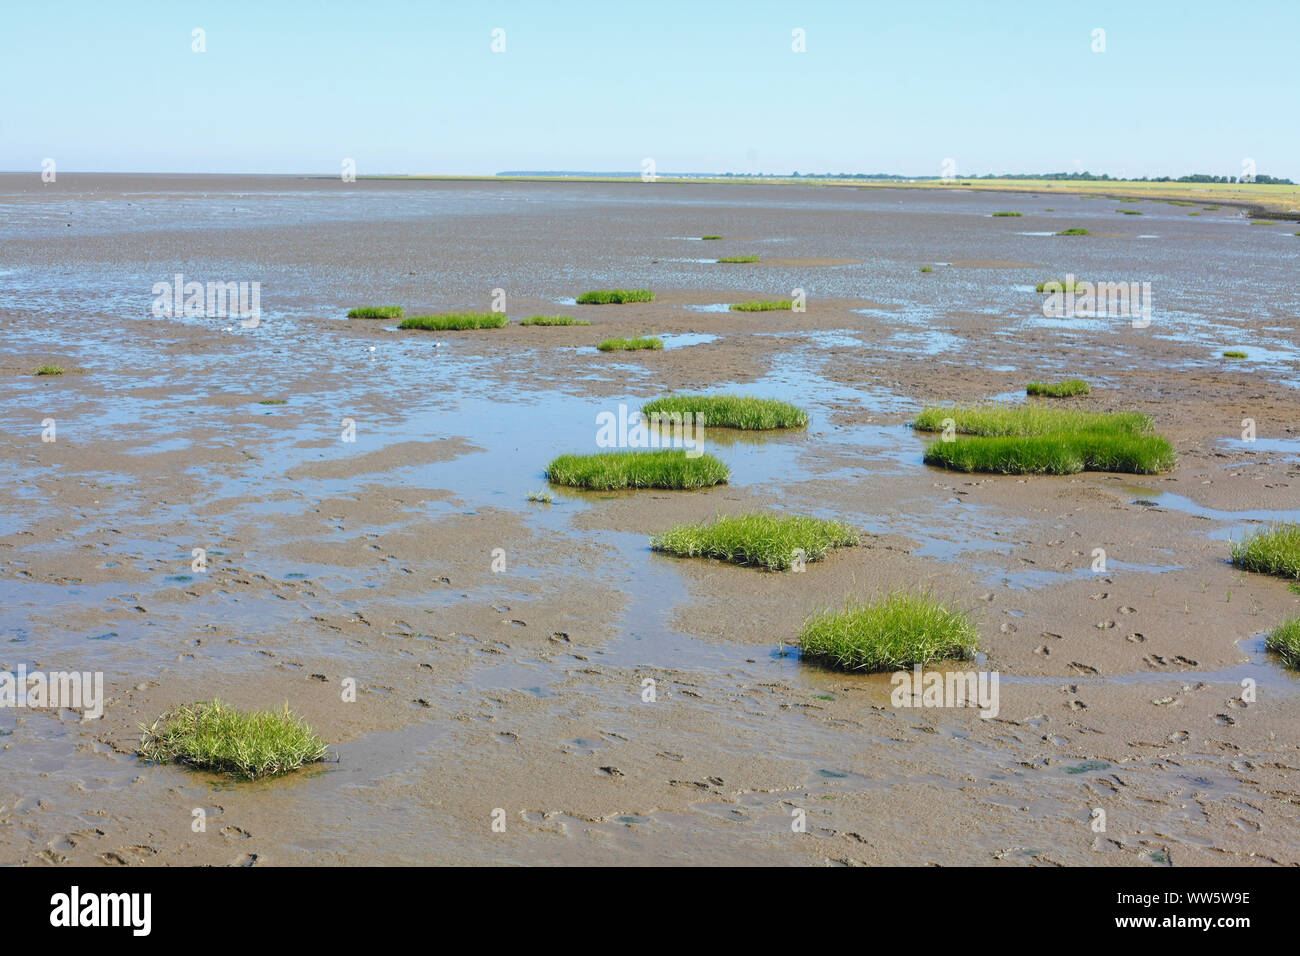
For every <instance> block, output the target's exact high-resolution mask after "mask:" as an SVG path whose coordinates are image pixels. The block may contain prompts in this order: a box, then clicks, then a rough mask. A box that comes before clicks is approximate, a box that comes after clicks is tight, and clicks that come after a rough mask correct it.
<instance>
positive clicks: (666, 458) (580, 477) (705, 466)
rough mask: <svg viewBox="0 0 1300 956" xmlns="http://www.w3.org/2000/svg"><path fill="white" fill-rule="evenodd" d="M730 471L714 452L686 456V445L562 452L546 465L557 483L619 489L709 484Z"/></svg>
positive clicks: (549, 476)
mask: <svg viewBox="0 0 1300 956" xmlns="http://www.w3.org/2000/svg"><path fill="white" fill-rule="evenodd" d="M730 477H731V473H730V472H729V471H728V470H727V466H726V465H724V464H723V463H722V462H720V461H719V460H718V459H716V458H714V457H713V456H712V455H700V456H698V457H696V458H689V457H687V454H686V451H685V450H684V449H661V450H658V451H617V452H599V453H597V454H594V455H560V456H559V457H558V458H556V459H555V460H554V461H552V462H551V463H550V464H549V465H548V466H547V467H546V478H547V480H548V481H550V482H552V483H553V484H557V485H568V486H570V487H573V488H588V489H591V490H593V491H616V490H619V489H623V488H672V489H679V488H707V487H709V486H711V485H720V484H725V483H726V482H727V481H728V479H730Z"/></svg>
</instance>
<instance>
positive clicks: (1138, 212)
mask: <svg viewBox="0 0 1300 956" xmlns="http://www.w3.org/2000/svg"><path fill="white" fill-rule="evenodd" d="M1115 211H1116V212H1117V213H1120V214H1121V215H1124V216H1140V215H1142V210H1141V209H1116V210H1115Z"/></svg>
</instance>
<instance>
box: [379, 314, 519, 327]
mask: <svg viewBox="0 0 1300 956" xmlns="http://www.w3.org/2000/svg"><path fill="white" fill-rule="evenodd" d="M509 321H510V320H509V319H507V318H506V316H505V314H504V313H502V312H446V313H443V314H441V315H413V316H411V317H410V318H409V319H403V320H402V322H401V324H399V325H398V326H397V327H398V328H399V329H419V330H420V331H424V332H463V331H466V330H469V329H503V328H505V327H506V325H507V324H508V323H509Z"/></svg>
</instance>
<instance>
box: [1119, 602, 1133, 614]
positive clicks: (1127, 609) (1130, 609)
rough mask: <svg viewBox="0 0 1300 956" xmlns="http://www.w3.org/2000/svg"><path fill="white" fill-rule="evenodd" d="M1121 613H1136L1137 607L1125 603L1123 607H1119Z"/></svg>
mask: <svg viewBox="0 0 1300 956" xmlns="http://www.w3.org/2000/svg"><path fill="white" fill-rule="evenodd" d="M1119 613H1121V614H1136V613H1137V608H1135V607H1129V606H1128V605H1127V604H1125V605H1124V606H1123V607H1121V608H1120V609H1119Z"/></svg>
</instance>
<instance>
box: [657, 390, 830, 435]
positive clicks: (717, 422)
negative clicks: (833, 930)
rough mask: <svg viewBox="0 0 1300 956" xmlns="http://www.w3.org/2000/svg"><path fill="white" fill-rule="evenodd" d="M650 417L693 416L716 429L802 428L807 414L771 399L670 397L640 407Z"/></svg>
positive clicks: (701, 396) (718, 396) (748, 397)
mask: <svg viewBox="0 0 1300 956" xmlns="http://www.w3.org/2000/svg"><path fill="white" fill-rule="evenodd" d="M641 413H642V414H643V415H645V416H647V417H649V416H650V415H656V414H657V415H659V416H660V420H661V421H662V420H665V419H667V418H668V417H669V416H673V415H686V414H690V415H691V416H692V417H693V418H694V419H695V420H696V421H699V422H701V423H702V424H703V425H705V426H706V427H713V428H743V429H759V430H762V429H771V428H803V427H804V426H805V425H807V424H808V413H807V412H805V411H804V410H803V409H802V408H798V407H796V406H794V405H791V404H790V403H789V402H781V401H777V400H776V399H771V398H753V397H751V396H748V395H669V396H667V397H665V398H656V399H655V400H654V401H652V402H647V403H646V404H645V405H642V406H641Z"/></svg>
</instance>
